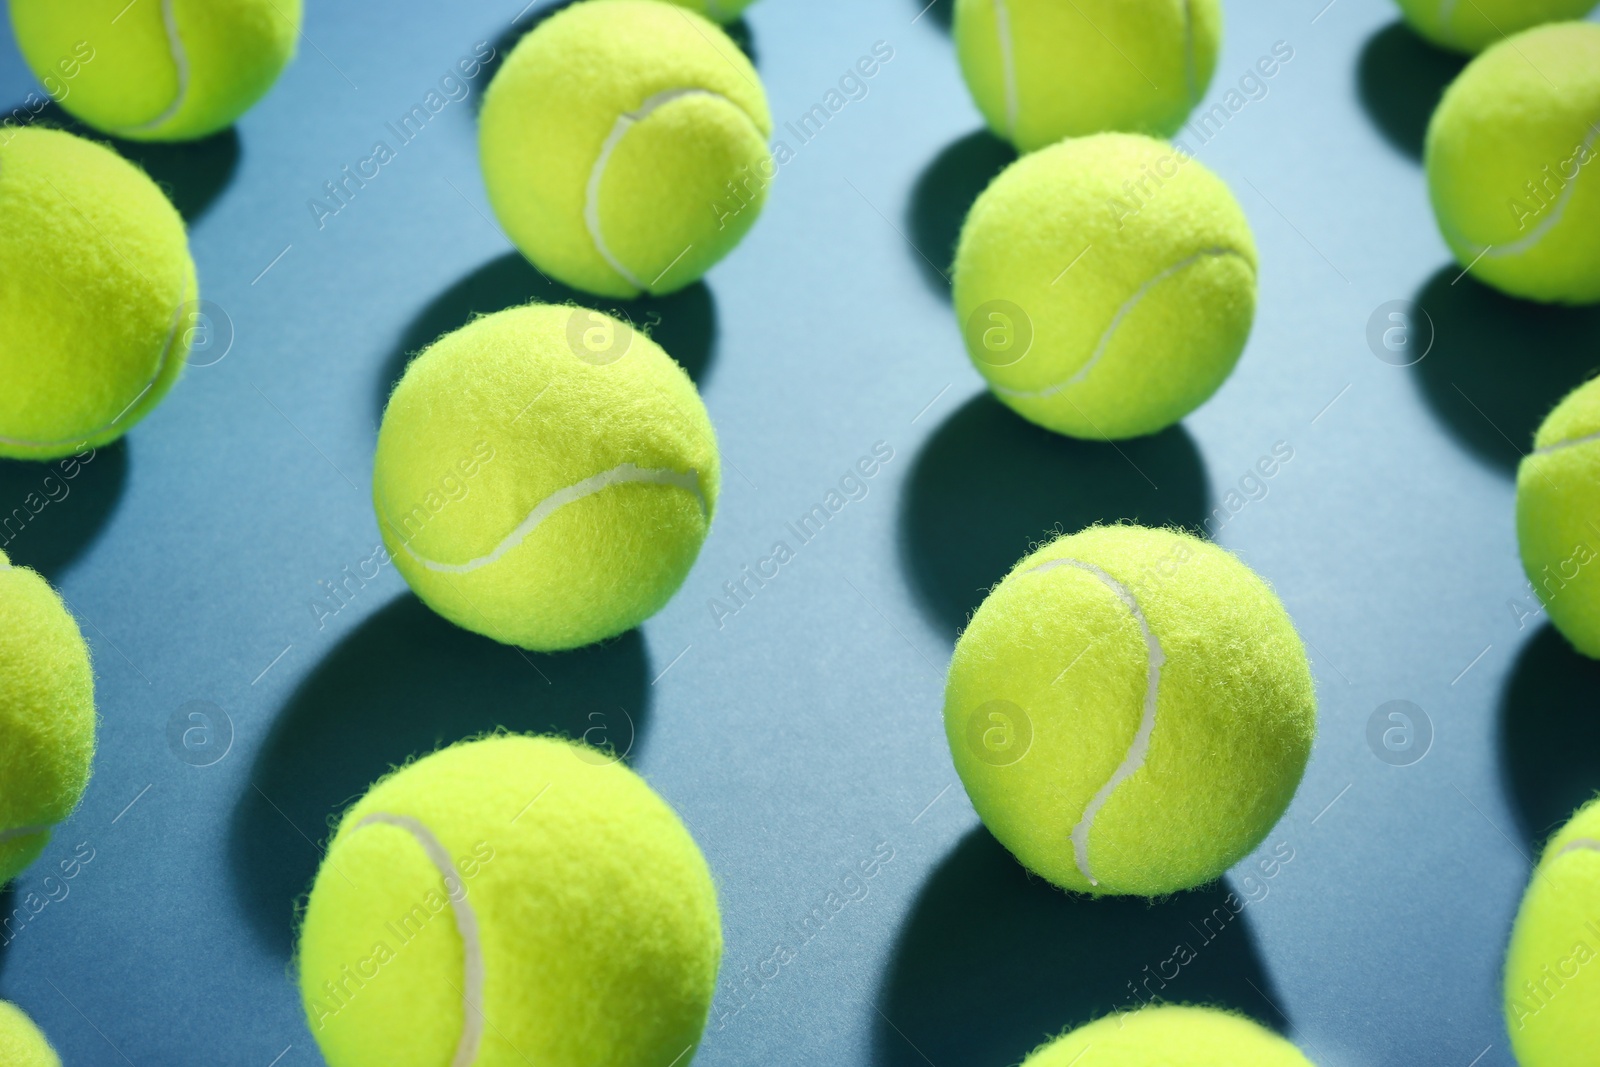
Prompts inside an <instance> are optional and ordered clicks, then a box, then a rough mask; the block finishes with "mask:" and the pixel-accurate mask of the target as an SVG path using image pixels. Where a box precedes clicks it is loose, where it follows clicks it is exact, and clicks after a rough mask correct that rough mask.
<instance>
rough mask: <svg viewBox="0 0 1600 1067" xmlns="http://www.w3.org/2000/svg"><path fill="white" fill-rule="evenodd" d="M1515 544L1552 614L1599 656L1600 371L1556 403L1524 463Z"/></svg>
mask: <svg viewBox="0 0 1600 1067" xmlns="http://www.w3.org/2000/svg"><path fill="white" fill-rule="evenodd" d="M1517 544H1518V546H1519V547H1520V548H1521V551H1522V568H1523V570H1525V571H1527V573H1528V580H1529V581H1530V582H1532V583H1533V589H1534V592H1535V593H1537V594H1538V596H1539V599H1540V600H1541V601H1542V602H1543V603H1544V607H1545V611H1547V612H1549V614H1550V621H1551V622H1553V623H1554V624H1555V627H1556V629H1558V630H1560V631H1561V633H1562V634H1563V635H1564V636H1565V637H1566V639H1567V640H1568V641H1571V642H1572V645H1573V647H1574V648H1576V649H1577V650H1578V651H1579V652H1582V653H1583V654H1584V655H1586V656H1591V657H1593V658H1595V659H1600V378H1596V379H1594V380H1592V381H1589V382H1587V383H1585V384H1584V385H1580V386H1579V387H1578V388H1576V389H1574V390H1573V391H1572V392H1571V393H1569V394H1567V397H1566V399H1565V400H1563V401H1561V403H1559V404H1557V405H1556V408H1555V410H1554V411H1552V412H1550V414H1549V416H1547V417H1546V418H1545V420H1544V424H1543V425H1541V426H1540V427H1539V432H1538V434H1537V435H1535V437H1534V439H1533V451H1532V452H1531V453H1529V454H1528V455H1527V456H1525V457H1524V458H1523V460H1522V463H1521V465H1519V466H1518V468H1517Z"/></svg>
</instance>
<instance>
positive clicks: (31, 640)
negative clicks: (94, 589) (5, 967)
mask: <svg viewBox="0 0 1600 1067" xmlns="http://www.w3.org/2000/svg"><path fill="white" fill-rule="evenodd" d="M93 758H94V674H93V672H92V671H90V669H89V649H88V646H86V645H85V644H84V643H83V634H81V633H80V632H79V631H78V624H77V623H76V622H74V621H73V619H72V616H71V615H69V614H68V613H67V608H66V605H65V604H63V603H62V602H61V598H60V597H59V596H57V595H56V593H55V590H53V589H51V588H50V584H49V583H48V582H46V581H45V580H44V579H43V578H41V577H39V575H38V574H36V573H35V572H33V571H31V570H29V569H28V568H26V567H17V566H13V565H12V563H11V561H10V560H9V559H7V558H6V554H5V553H4V552H0V886H3V885H5V883H7V882H9V881H10V880H11V879H13V878H15V877H16V876H17V874H18V873H19V872H21V871H22V869H23V868H24V867H26V866H27V865H28V864H30V863H32V862H33V861H34V860H36V859H38V858H39V853H41V852H43V851H44V847H45V845H47V844H49V843H50V831H51V829H52V828H53V827H54V826H55V825H56V824H57V823H59V822H61V821H62V820H64V819H65V818H66V817H67V816H68V815H70V814H72V809H73V808H75V807H77V806H78V799H79V798H80V797H82V796H83V790H84V788H85V787H86V786H87V785H88V784H89V765H90V763H91V762H92V760H93ZM3 1046H4V1039H3V1038H0V1048H3ZM0 1062H4V1063H10V1062H11V1061H10V1060H7V1059H6V1058H5V1057H3V1056H0Z"/></svg>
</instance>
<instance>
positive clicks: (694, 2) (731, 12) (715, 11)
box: [671, 0, 755, 26]
mask: <svg viewBox="0 0 1600 1067" xmlns="http://www.w3.org/2000/svg"><path fill="white" fill-rule="evenodd" d="M671 2H672V3H674V4H677V5H678V6H679V7H686V8H688V9H689V10H690V11H698V12H699V13H700V14H702V15H704V16H705V17H706V18H708V19H712V20H714V21H716V22H720V23H722V24H723V25H724V26H726V25H727V24H728V23H730V22H737V21H739V19H740V18H741V17H743V15H744V9H745V8H747V7H749V6H750V5H751V4H753V3H755V0H671Z"/></svg>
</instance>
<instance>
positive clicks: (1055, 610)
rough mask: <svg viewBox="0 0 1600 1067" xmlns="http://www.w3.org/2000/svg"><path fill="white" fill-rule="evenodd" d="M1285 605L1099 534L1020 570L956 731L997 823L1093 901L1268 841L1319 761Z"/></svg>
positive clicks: (1218, 863)
mask: <svg viewBox="0 0 1600 1067" xmlns="http://www.w3.org/2000/svg"><path fill="white" fill-rule="evenodd" d="M1316 714H1317V711H1316V697H1315V694H1314V693H1313V691H1312V683H1311V668H1310V665H1309V664H1308V663H1307V661H1306V653H1305V648H1304V647H1303V646H1302V645H1301V643H1300V638H1299V636H1298V635H1297V634H1296V633H1295V629H1294V624H1293V623H1291V622H1290V621H1289V616H1288V614H1287V613H1286V612H1285V611H1284V609H1283V605H1282V604H1281V603H1279V602H1278V598H1277V597H1276V596H1274V595H1273V592H1272V590H1271V589H1269V588H1268V587H1267V584H1266V583H1265V582H1263V581H1262V580H1261V579H1260V578H1258V577H1256V575H1255V574H1253V573H1252V572H1251V571H1250V569H1249V568H1247V567H1246V566H1245V565H1244V564H1242V563H1240V562H1239V561H1238V560H1237V559H1235V558H1234V557H1233V556H1232V555H1230V554H1228V553H1227V552H1226V551H1224V550H1223V549H1221V548H1218V547H1217V546H1216V545H1213V544H1210V543H1209V542H1206V541H1201V540H1199V539H1197V538H1195V537H1191V536H1189V535H1188V534H1183V533H1176V532H1173V531H1171V530H1151V529H1145V528H1143V527H1139V526H1096V527H1090V528H1089V529H1087V530H1084V531H1082V532H1081V533H1077V534H1073V535H1071V536H1069V537H1062V538H1059V539H1057V540H1055V541H1053V542H1051V543H1050V544H1048V545H1046V546H1044V547H1043V548H1041V549H1039V550H1038V551H1037V552H1034V553H1033V554H1032V555H1030V556H1027V557H1026V558H1024V559H1023V560H1022V561H1021V562H1020V563H1018V564H1017V565H1016V567H1014V568H1013V569H1012V571H1011V573H1010V574H1008V575H1006V577H1005V579H1004V580H1003V581H1001V582H1000V584H999V585H997V586H996V587H995V588H994V590H993V592H991V593H990V594H989V596H988V598H987V599H986V600H984V602H983V604H982V605H980V606H979V608H978V610H977V612H976V613H974V614H973V616H972V621H971V623H970V624H969V625H968V626H967V628H966V630H965V631H964V632H963V633H962V635H961V638H960V640H959V641H957V642H956V650H955V657H954V659H953V660H952V661H951V664H950V676H949V679H948V681H947V683H946V686H945V703H944V724H945V735H946V737H947V738H948V740H949V742H950V753H951V756H952V757H953V758H954V760H955V765H956V771H957V773H958V774H960V776H961V781H962V783H963V784H964V785H965V786H966V789H967V795H968V796H970V797H971V798H972V804H973V807H975V808H976V809H977V811H978V815H979V817H981V818H982V819H983V822H984V825H985V826H987V827H988V828H989V831H990V832H991V833H992V834H994V836H995V838H996V839H998V840H999V842H1000V843H1001V844H1002V845H1004V846H1005V847H1006V848H1007V849H1008V850H1010V852H1011V854H1012V855H1014V856H1016V857H1017V859H1018V860H1020V861H1021V862H1022V865H1023V866H1024V867H1027V868H1028V869H1029V870H1030V871H1033V872H1034V873H1035V874H1037V875H1040V876H1041V877H1043V878H1045V879H1047V880H1049V881H1050V882H1053V883H1054V884H1056V885H1058V886H1060V887H1062V888H1063V889H1070V890H1073V891H1075V892H1080V893H1093V894H1096V895H1101V894H1123V895H1130V896H1147V897H1148V896H1160V895H1162V894H1165V893H1171V892H1174V891H1176V890H1179V889H1188V888H1191V887H1193V886H1198V885H1203V884H1205V883H1207V882H1210V881H1213V880H1215V879H1216V878H1217V877H1219V876H1220V875H1221V874H1222V873H1223V872H1224V871H1226V870H1227V869H1228V868H1229V867H1231V866H1232V865H1233V864H1234V863H1235V862H1237V861H1238V860H1240V859H1242V858H1243V857H1244V856H1246V855H1247V854H1249V852H1250V851H1251V850H1252V849H1254V848H1255V847H1256V846H1257V845H1258V844H1260V843H1261V841H1262V839H1263V838H1264V837H1266V835H1267V832H1268V831H1269V830H1271V829H1272V826H1273V824H1274V823H1276V822H1277V821H1278V818H1279V817H1280V816H1281V815H1282V814H1283V812H1284V809H1285V808H1287V807H1288V805H1289V801H1290V799H1291V798H1292V797H1293V796H1294V792H1295V789H1296V788H1297V787H1298V786H1299V784H1300V776H1301V774H1302V773H1303V772H1304V770H1305V766H1306V760H1307V758H1308V757H1309V756H1310V753H1311V742H1312V738H1313V737H1314V735H1315V733H1316Z"/></svg>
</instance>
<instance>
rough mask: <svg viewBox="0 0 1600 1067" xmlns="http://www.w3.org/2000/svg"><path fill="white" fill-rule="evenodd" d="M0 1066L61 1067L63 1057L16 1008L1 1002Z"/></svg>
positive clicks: (19, 1009) (31, 1021)
mask: <svg viewBox="0 0 1600 1067" xmlns="http://www.w3.org/2000/svg"><path fill="white" fill-rule="evenodd" d="M0 1063H3V1064H5V1065H6V1067H61V1057H59V1056H57V1055H56V1050H55V1049H53V1048H51V1047H50V1042H49V1041H48V1040H47V1039H46V1038H45V1036H44V1034H43V1033H42V1032H41V1031H40V1030H39V1028H38V1027H37V1026H35V1025H34V1023H33V1020H32V1019H30V1018H28V1017H27V1016H26V1015H25V1014H23V1012H22V1009H21V1008H19V1007H17V1006H16V1005H15V1004H11V1003H8V1002H6V1001H4V1000H0Z"/></svg>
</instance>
